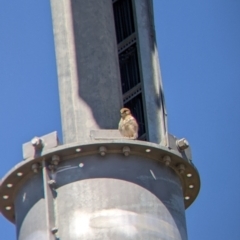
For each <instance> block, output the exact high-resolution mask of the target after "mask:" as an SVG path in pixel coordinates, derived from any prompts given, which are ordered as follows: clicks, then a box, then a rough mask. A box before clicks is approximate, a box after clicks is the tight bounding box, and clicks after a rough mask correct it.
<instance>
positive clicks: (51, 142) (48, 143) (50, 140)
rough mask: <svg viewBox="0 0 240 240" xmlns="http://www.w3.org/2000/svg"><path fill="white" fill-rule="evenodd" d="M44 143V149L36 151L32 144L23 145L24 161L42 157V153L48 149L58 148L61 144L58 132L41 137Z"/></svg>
mask: <svg viewBox="0 0 240 240" xmlns="http://www.w3.org/2000/svg"><path fill="white" fill-rule="evenodd" d="M39 139H40V140H41V141H42V148H40V149H36V148H35V147H34V146H33V144H32V142H31V141H30V142H27V143H24V144H23V145H22V149H23V159H27V158H32V157H35V156H36V155H41V152H42V151H46V150H47V149H51V148H54V147H57V146H58V144H59V141H58V136H57V132H56V131H55V132H52V133H49V134H47V135H44V136H41V137H39Z"/></svg>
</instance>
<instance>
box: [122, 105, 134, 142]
mask: <svg viewBox="0 0 240 240" xmlns="http://www.w3.org/2000/svg"><path fill="white" fill-rule="evenodd" d="M120 113H121V119H120V122H119V124H118V129H119V131H120V133H121V134H122V135H123V136H124V137H128V138H130V139H137V137H138V123H137V121H136V119H135V118H134V117H133V116H132V114H131V111H130V109H128V108H122V109H121V110H120Z"/></svg>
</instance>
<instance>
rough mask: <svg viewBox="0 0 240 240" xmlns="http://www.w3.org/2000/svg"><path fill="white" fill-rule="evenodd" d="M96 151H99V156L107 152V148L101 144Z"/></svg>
mask: <svg viewBox="0 0 240 240" xmlns="http://www.w3.org/2000/svg"><path fill="white" fill-rule="evenodd" d="M98 151H99V153H100V155H101V156H105V155H106V152H107V148H106V147H104V146H101V147H100V148H99V150H98Z"/></svg>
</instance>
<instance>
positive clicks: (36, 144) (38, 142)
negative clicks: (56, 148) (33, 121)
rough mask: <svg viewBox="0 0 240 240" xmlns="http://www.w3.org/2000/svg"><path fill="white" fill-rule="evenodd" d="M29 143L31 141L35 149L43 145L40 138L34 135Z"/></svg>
mask: <svg viewBox="0 0 240 240" xmlns="http://www.w3.org/2000/svg"><path fill="white" fill-rule="evenodd" d="M31 143H32V146H33V147H34V148H36V149H40V148H42V147H43V142H42V139H41V138H39V137H34V138H33V139H32V140H31Z"/></svg>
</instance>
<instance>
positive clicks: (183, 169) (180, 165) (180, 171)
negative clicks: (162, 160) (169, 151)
mask: <svg viewBox="0 0 240 240" xmlns="http://www.w3.org/2000/svg"><path fill="white" fill-rule="evenodd" d="M177 169H178V171H179V173H180V174H183V173H184V172H185V166H184V165H183V164H178V165H177Z"/></svg>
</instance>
